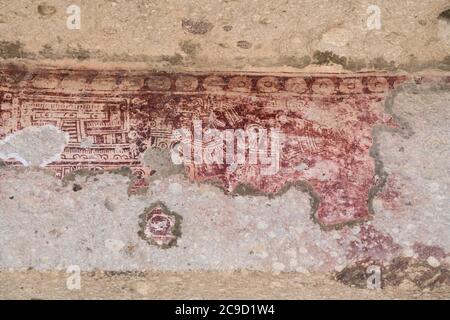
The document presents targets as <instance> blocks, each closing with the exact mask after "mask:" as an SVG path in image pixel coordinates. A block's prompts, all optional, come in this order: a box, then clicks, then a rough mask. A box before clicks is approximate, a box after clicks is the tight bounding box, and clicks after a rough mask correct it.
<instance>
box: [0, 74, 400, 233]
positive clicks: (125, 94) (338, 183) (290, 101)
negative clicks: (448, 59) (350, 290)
mask: <svg viewBox="0 0 450 320" xmlns="http://www.w3.org/2000/svg"><path fill="white" fill-rule="evenodd" d="M1 79H2V82H1V92H0V99H1V100H0V138H3V137H5V136H7V135H8V134H11V133H13V132H16V131H18V130H21V129H23V128H25V127H29V126H41V125H46V124H51V125H54V126H56V127H57V128H60V129H61V130H62V131H64V132H66V133H68V135H69V138H70V139H69V143H68V144H67V146H66V148H65V149H64V152H63V153H62V155H61V160H60V161H56V162H53V163H50V164H48V165H47V167H48V168H49V169H52V170H54V171H55V172H56V173H57V175H58V176H59V177H61V178H64V176H66V175H67V174H68V173H70V172H73V171H77V170H80V169H91V170H105V169H106V170H109V169H117V168H120V167H129V168H131V170H132V171H133V172H134V174H135V175H136V176H137V177H138V179H137V180H136V184H135V185H134V189H138V188H140V187H145V186H146V184H147V179H148V177H149V176H150V175H152V174H153V173H155V170H154V168H151V167H146V166H144V165H143V164H142V154H143V153H144V152H145V151H146V150H147V149H149V148H158V149H169V150H170V149H171V148H172V146H173V145H174V144H175V143H176V142H177V141H174V139H173V136H172V133H173V132H174V130H176V129H180V128H188V129H192V130H195V128H194V121H197V122H200V121H201V124H202V130H203V132H205V130H208V129H217V130H220V131H222V132H224V131H226V130H241V129H242V130H248V129H252V128H256V129H257V130H261V129H266V130H272V129H277V130H279V131H280V132H281V133H282V134H283V136H284V139H283V140H282V143H281V157H280V162H279V168H278V170H276V172H274V173H273V174H269V175H268V174H263V173H262V171H263V170H265V169H267V168H266V165H264V164H262V163H256V164H250V163H244V164H240V165H238V166H237V167H235V168H232V169H230V166H229V165H228V164H217V163H214V164H203V163H198V164H192V163H191V164H187V165H186V172H187V174H188V176H189V177H190V179H192V180H194V181H214V182H217V181H220V182H221V184H222V186H223V188H224V189H225V191H226V192H227V193H233V192H234V191H236V190H238V189H239V187H240V186H242V185H244V186H249V187H251V188H250V189H252V190H256V191H258V192H260V193H263V194H269V195H271V194H277V193H278V192H282V191H283V188H284V187H285V186H287V185H290V184H296V183H298V182H302V183H304V184H306V185H307V186H308V190H310V193H311V197H314V198H315V200H316V201H317V203H318V206H317V208H315V218H316V220H317V221H318V222H319V223H320V224H321V225H322V226H333V225H338V224H343V223H348V222H352V221H359V220H363V219H365V218H367V217H368V216H369V206H368V203H369V202H370V195H371V194H372V193H373V190H374V189H376V188H377V187H378V186H379V185H380V184H381V183H382V182H383V181H382V180H383V177H382V176H381V175H380V173H379V172H376V171H377V170H376V169H377V168H376V165H375V161H374V158H373V157H372V156H371V154H370V149H371V147H372V142H373V141H372V138H373V137H372V130H373V128H374V127H375V126H377V125H385V126H391V127H396V126H398V124H397V123H396V122H395V119H394V118H393V116H392V115H391V114H388V113H386V112H385V110H384V99H385V96H386V94H387V92H388V91H389V90H391V89H393V88H394V87H395V86H396V85H398V84H399V83H401V82H402V81H404V80H405V78H404V77H399V76H385V75H374V74H354V75H347V74H331V75H290V74H288V75H285V74H282V75H277V76H274V75H270V76H269V75H263V74H261V75H260V74H246V75H242V74H213V75H211V74H209V75H205V74H191V75H186V74H137V73H136V74H134V73H133V74H125V73H124V72H107V71H104V72H94V71H67V70H66V71H57V70H56V71H48V70H47V71H37V72H34V73H25V74H22V75H21V77H20V80H21V81H19V82H18V81H17V73H16V74H15V73H14V72H12V71H8V70H4V71H3V73H2V78H1ZM208 143H209V142H208V141H203V142H202V145H201V146H200V148H202V149H205V148H207V147H208ZM247 156H248V155H247ZM6 162H7V163H9V164H10V165H18V163H17V161H14V159H9V160H8V161H6ZM168 165H169V164H168Z"/></svg>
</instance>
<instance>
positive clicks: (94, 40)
mask: <svg viewBox="0 0 450 320" xmlns="http://www.w3.org/2000/svg"><path fill="white" fill-rule="evenodd" d="M44 3H45V4H46V5H48V6H51V7H54V9H52V8H51V7H41V10H38V6H39V5H42V4H44ZM70 4H77V5H79V7H80V8H81V29H80V30H69V29H68V28H67V27H66V20H67V16H68V15H67V14H66V9H67V7H68V6H69V5H70ZM370 4H375V5H378V6H379V7H380V9H381V29H380V30H368V28H367V22H366V21H367V19H368V16H369V14H368V13H367V8H368V6H369V5H370ZM449 8H450V1H448V0H409V1H400V0H371V1H365V0H352V1H350V0H346V1H345V0H341V1H325V0H297V1H294V0H290V1H289V0H283V1H281V0H275V1H268V0H266V1H262V0H254V1H252V0H209V1H207V0H200V1H180V0H165V1H149V0H147V1H144V0H132V1H129V0H128V1H126V0H96V1H92V0H70V1H68V0H59V1H56V0H48V1H45V2H44V1H36V0H35V1H30V0H19V1H10V0H0V56H1V57H2V58H17V57H22V58H31V59H39V60H42V59H50V60H60V59H66V58H72V59H77V60H89V61H93V60H100V61H108V62H119V61H121V62H142V63H143V64H144V65H147V66H154V67H161V66H162V67H164V66H166V67H175V68H186V67H188V68H191V67H192V68H197V69H198V68H201V69H228V68H231V69H237V68H249V69H250V68H253V67H267V68H274V67H281V66H290V67H296V68H304V67H305V66H307V65H309V64H311V63H321V64H323V63H326V62H329V61H332V62H334V63H337V64H341V65H343V67H344V68H345V69H349V70H360V69H364V68H375V69H399V68H400V69H404V70H408V71H411V70H420V69H426V68H435V69H443V70H450V22H447V21H444V20H438V18H437V17H438V16H439V14H440V13H441V12H442V11H444V10H446V9H449ZM39 11H40V12H39ZM183 19H185V23H184V27H183ZM186 19H187V20H186ZM327 51H330V52H332V53H333V54H331V53H329V52H328V53H326V52H327Z"/></svg>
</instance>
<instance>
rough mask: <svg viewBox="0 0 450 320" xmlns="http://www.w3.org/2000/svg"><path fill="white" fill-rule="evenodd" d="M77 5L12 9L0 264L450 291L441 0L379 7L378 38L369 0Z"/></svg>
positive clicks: (2, 81) (4, 92) (6, 43)
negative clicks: (285, 276) (76, 12)
mask: <svg viewBox="0 0 450 320" xmlns="http://www.w3.org/2000/svg"><path fill="white" fill-rule="evenodd" d="M69 4H71V3H67V4H66V3H64V1H58V2H56V1H55V2H52V1H48V2H47V3H46V4H43V3H36V2H34V1H21V2H20V3H12V2H3V1H2V2H0V7H1V8H2V10H1V12H2V13H1V15H0V56H1V58H2V67H1V70H0V243H1V249H0V270H1V271H3V272H6V271H9V272H13V274H14V272H21V271H22V272H23V273H24V275H25V276H26V274H27V272H26V271H24V270H27V269H29V268H32V269H36V270H38V271H39V272H46V271H58V270H66V268H67V267H68V266H73V265H76V266H79V267H80V268H81V270H82V271H85V272H90V271H95V270H104V271H114V272H128V271H130V272H131V271H133V272H144V271H145V272H168V271H170V272H190V273H191V274H192V275H193V277H194V276H195V274H196V272H200V271H215V272H225V271H236V270H243V269H245V270H251V271H253V272H257V271H262V272H266V273H268V272H270V273H275V275H279V274H280V273H284V272H294V275H296V276H303V275H305V274H306V275H307V274H311V273H317V274H319V275H326V277H329V275H332V276H333V278H335V279H336V280H338V281H340V282H343V283H344V284H347V285H352V286H357V287H366V286H367V281H366V280H367V277H368V276H369V275H370V273H369V275H368V273H367V270H368V269H367V268H369V269H370V268H371V267H373V266H377V267H379V268H380V270H381V280H382V286H383V287H388V286H394V287H396V288H397V289H398V290H402V288H406V289H408V290H412V292H414V291H417V290H418V289H421V290H429V289H435V290H444V291H439V292H440V293H439V294H440V296H443V297H448V286H450V271H449V265H450V233H449V231H450V215H449V203H450V196H449V194H450V193H449V186H450V177H449V174H450V167H449V161H448V159H449V157H450V148H449V138H450V131H449V124H450V113H449V103H450V74H449V73H448V72H447V70H449V69H450V60H449V58H450V56H449V52H450V42H449V37H450V22H449V21H448V19H449V18H448V16H449V15H448V13H446V10H447V9H449V8H450V4H449V3H448V1H411V2H410V3H408V5H406V4H405V3H404V2H393V1H378V2H377V4H376V5H378V6H379V8H380V10H381V29H380V30H368V29H367V24H366V20H367V17H368V16H369V15H370V14H369V13H368V12H367V8H368V6H369V5H370V4H371V3H369V2H366V1H339V2H336V3H329V2H326V1H301V2H295V3H294V2H292V3H291V2H289V1H280V2H271V3H269V2H264V1H252V2H248V1H218V2H212V1H205V2H204V3H199V2H192V3H190V2H185V3H184V4H183V5H182V6H180V5H179V4H178V2H175V1H173V2H172V1H165V2H163V3H162V2H154V3H153V2H148V1H142V2H141V1H134V2H129V1H128V2H125V1H96V2H95V3H94V2H92V1H91V2H88V1H79V3H78V5H79V6H80V8H81V29H80V30H68V29H67V27H66V19H67V14H66V12H65V10H66V7H67V6H68V5H69ZM99 12H102V14H101V15H99ZM49 30H51V32H48V31H49ZM177 129H178V130H179V129H185V130H184V131H176V130H177ZM239 130H241V131H242V132H244V133H246V134H249V133H250V135H248V136H247V140H245V142H247V143H248V145H247V147H244V155H245V157H244V161H243V162H242V163H239V161H238V159H237V158H236V154H235V153H237V151H238V150H239V137H238V136H236V132H237V131H239ZM275 131H276V133H277V134H276V135H271V134H272V133H273V132H275ZM174 132H178V134H183V133H184V134H188V135H187V136H186V135H185V136H180V135H174ZM180 132H181V133H180ZM252 132H255V133H256V140H255V141H253V142H256V144H255V145H252V144H251V138H252V136H251V133H252ZM260 133H261V134H262V135H258V134H260ZM198 134H200V135H201V138H200V139H196V138H199V136H198ZM227 134H230V136H228V135H227ZM266 134H267V138H266ZM227 137H228V138H230V137H231V140H232V141H233V142H234V143H235V144H233V146H232V147H231V148H229V146H228V145H224V144H221V142H222V141H225V142H226V141H229V140H227ZM258 139H259V140H258ZM264 139H265V140H264ZM198 141H200V142H198ZM186 142H189V146H190V147H192V148H191V149H189V151H188V153H189V156H190V157H189V160H190V161H188V162H186V161H185V162H184V163H174V162H173V160H174V159H173V155H174V154H173V152H171V150H177V152H178V153H177V155H178V156H179V157H181V158H182V157H185V156H187V151H186V149H183V148H178V146H180V145H182V146H185V145H186ZM183 143H184V144H183ZM261 148H262V149H263V150H262V151H264V152H262V151H261ZM228 150H232V151H236V152H231V153H232V154H231V158H232V161H231V162H227V161H226V160H227V159H228V158H227V156H228V155H229V154H228V153H227V151H228ZM277 150H278V151H279V152H276V151H277ZM252 155H253V156H254V157H253V158H252ZM171 156H172V157H171ZM184 159H185V160H186V158H184ZM220 159H222V160H220ZM251 159H254V160H255V162H251ZM207 160H209V162H208V161H207ZM30 276H33V275H30ZM251 276H252V273H250V274H249V275H248V277H251ZM168 277H169V276H168ZM218 278H220V277H219V276H218ZM283 281H284V280H283ZM287 282H288V281H287ZM292 283H295V281H292ZM292 283H291V285H294V284H292ZM330 286H332V285H331V284H330ZM7 288H8V285H5V289H4V290H2V294H4V295H6V293H3V291H5V292H6V290H7ZM94 291H95V290H94ZM138 291H139V290H138ZM141 291H142V290H141ZM143 291H145V292H147V293H148V290H147V291H146V290H143ZM442 292H443V293H442ZM199 294H201V293H199ZM143 295H144V296H145V295H146V294H145V293H144V294H143ZM268 297H270V294H269V295H268Z"/></svg>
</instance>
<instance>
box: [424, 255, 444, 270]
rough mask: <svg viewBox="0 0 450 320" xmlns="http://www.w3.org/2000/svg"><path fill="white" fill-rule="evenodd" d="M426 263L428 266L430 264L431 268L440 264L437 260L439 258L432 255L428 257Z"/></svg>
mask: <svg viewBox="0 0 450 320" xmlns="http://www.w3.org/2000/svg"><path fill="white" fill-rule="evenodd" d="M427 263H428V264H429V265H430V266H432V267H433V268H437V267H439V266H440V265H441V263H440V262H439V260H438V259H436V258H435V257H433V256H430V257H428V259H427Z"/></svg>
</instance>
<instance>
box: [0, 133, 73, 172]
mask: <svg viewBox="0 0 450 320" xmlns="http://www.w3.org/2000/svg"><path fill="white" fill-rule="evenodd" d="M68 142H69V135H68V134H67V133H65V132H63V131H61V130H59V129H58V128H57V127H55V126H52V125H44V126H39V127H27V128H25V129H22V130H20V131H17V132H15V133H13V134H10V135H8V136H6V137H5V138H4V139H3V140H1V141H0V159H3V160H8V159H15V160H17V161H19V162H20V163H22V164H23V165H24V166H40V167H45V166H46V165H47V164H49V163H52V162H54V161H57V160H59V159H60V156H61V153H62V152H63V151H64V148H65V146H66V145H67V143H68Z"/></svg>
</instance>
